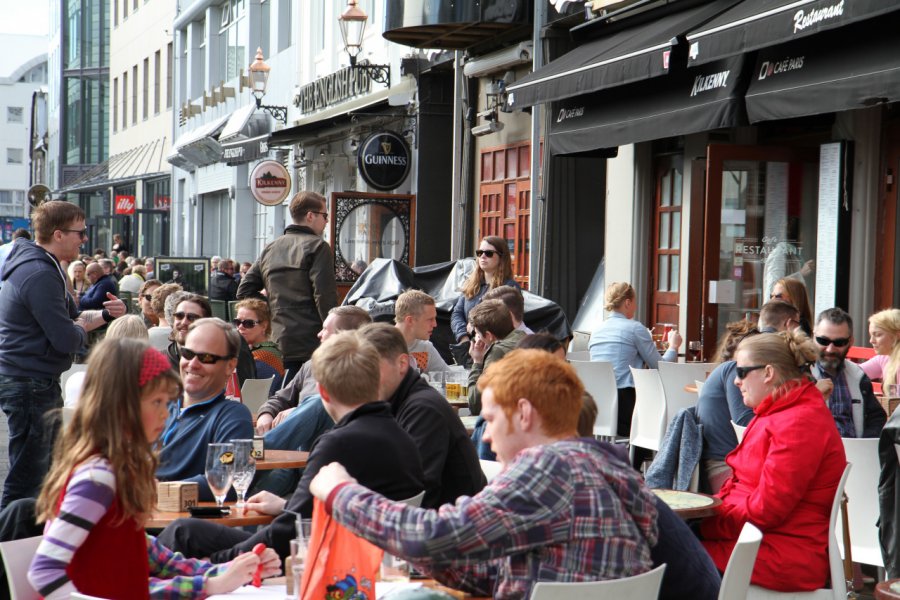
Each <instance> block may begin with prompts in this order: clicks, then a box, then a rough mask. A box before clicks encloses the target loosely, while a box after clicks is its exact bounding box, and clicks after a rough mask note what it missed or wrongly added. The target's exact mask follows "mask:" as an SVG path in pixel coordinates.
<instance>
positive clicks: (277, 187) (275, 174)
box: [250, 160, 291, 206]
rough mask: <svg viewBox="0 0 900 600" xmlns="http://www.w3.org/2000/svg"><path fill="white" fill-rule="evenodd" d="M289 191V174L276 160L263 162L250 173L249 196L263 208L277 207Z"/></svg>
mask: <svg viewBox="0 0 900 600" xmlns="http://www.w3.org/2000/svg"><path fill="white" fill-rule="evenodd" d="M290 191H291V174H290V173H288V170H287V169H286V168H285V167H284V165H283V164H281V163H280V162H278V161H277V160H264V161H261V162H259V163H257V164H256V166H255V167H253V170H252V171H250V194H252V195H253V197H254V198H255V199H256V201H257V202H259V203H260V204H263V205H265V206H278V205H279V204H281V203H282V202H284V199H285V198H287V196H288V194H289V193H290Z"/></svg>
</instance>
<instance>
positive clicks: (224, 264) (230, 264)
mask: <svg viewBox="0 0 900 600" xmlns="http://www.w3.org/2000/svg"><path fill="white" fill-rule="evenodd" d="M227 268H232V269H233V268H234V261H233V260H231V259H230V258H223V259H222V260H220V261H219V270H220V271H224V270H225V269H227Z"/></svg>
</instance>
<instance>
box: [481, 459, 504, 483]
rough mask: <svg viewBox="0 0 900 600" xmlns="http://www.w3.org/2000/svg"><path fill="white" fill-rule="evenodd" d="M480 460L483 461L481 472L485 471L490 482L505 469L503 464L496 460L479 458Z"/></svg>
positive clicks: (485, 475)
mask: <svg viewBox="0 0 900 600" xmlns="http://www.w3.org/2000/svg"><path fill="white" fill-rule="evenodd" d="M478 462H480V463H481V472H482V473H484V477H485V478H486V479H487V482H488V483H490V482H491V480H492V479H493V478H494V477H496V476H497V475H499V474H500V471H502V470H503V465H501V464H500V463H499V462H497V461H496V460H484V459H479V461H478Z"/></svg>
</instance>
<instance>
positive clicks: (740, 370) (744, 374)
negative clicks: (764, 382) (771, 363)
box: [734, 365, 766, 379]
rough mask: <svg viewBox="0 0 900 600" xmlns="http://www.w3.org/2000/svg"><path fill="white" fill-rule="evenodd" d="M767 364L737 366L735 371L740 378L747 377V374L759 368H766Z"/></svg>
mask: <svg viewBox="0 0 900 600" xmlns="http://www.w3.org/2000/svg"><path fill="white" fill-rule="evenodd" d="M765 368H766V365H753V366H752V367H735V368H734V372H735V373H736V374H737V378H738V379H746V377H747V375H749V374H750V373H752V372H753V371H755V370H757V369H765Z"/></svg>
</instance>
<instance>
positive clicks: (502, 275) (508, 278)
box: [450, 235, 519, 342]
mask: <svg viewBox="0 0 900 600" xmlns="http://www.w3.org/2000/svg"><path fill="white" fill-rule="evenodd" d="M501 285H511V286H514V287H519V284H518V283H516V281H515V280H514V279H513V272H512V259H511V258H510V256H509V247H508V246H507V244H506V240H504V239H503V238H501V237H497V236H495V235H489V236H486V237H485V238H484V239H483V240H481V243H480V244H479V245H478V250H476V251H475V270H474V271H472V274H471V275H469V278H468V279H466V282H465V283H464V284H463V286H462V288H460V291H461V292H462V296H460V297H459V298H458V299H457V300H456V305H455V306H454V307H453V312H452V313H451V314H450V328H451V329H453V335H454V336H455V337H456V341H457V342H468V341H469V338H470V335H469V331H468V329H467V328H466V326H467V324H468V322H469V311H470V310H472V309H473V308H474V307H475V306H476V305H478V303H479V302H481V299H482V297H484V295H485V294H486V293H487V291H488V290H491V289H493V288H495V287H499V286H501Z"/></svg>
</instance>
